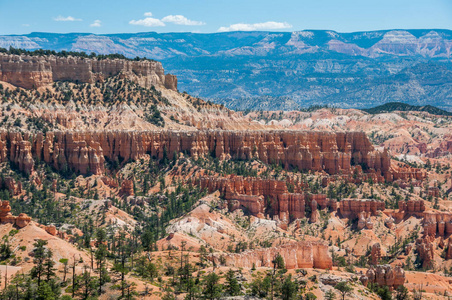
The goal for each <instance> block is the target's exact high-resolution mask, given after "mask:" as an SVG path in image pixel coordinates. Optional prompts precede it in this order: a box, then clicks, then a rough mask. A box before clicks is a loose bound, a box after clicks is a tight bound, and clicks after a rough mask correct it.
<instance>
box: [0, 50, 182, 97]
mask: <svg viewBox="0 0 452 300" xmlns="http://www.w3.org/2000/svg"><path fill="white" fill-rule="evenodd" d="M120 73H121V74H122V75H123V76H124V77H126V78H128V79H130V80H132V81H134V82H136V83H138V84H140V85H141V86H143V87H146V88H149V87H151V86H152V85H161V86H165V87H166V88H168V89H172V90H177V78H176V76H174V75H171V74H166V75H165V73H164V70H163V67H162V64H161V63H160V62H157V61H151V60H141V61H132V60H126V59H96V58H81V57H73V56H68V57H58V56H53V55H50V56H29V55H12V54H0V81H5V82H8V83H11V84H13V85H15V86H18V87H22V88H26V89H31V88H38V87H40V86H44V85H48V84H51V83H53V82H55V81H72V82H80V83H94V82H96V81H103V80H105V79H106V78H107V77H110V76H114V75H118V74H120Z"/></svg>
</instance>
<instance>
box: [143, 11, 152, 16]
mask: <svg viewBox="0 0 452 300" xmlns="http://www.w3.org/2000/svg"><path fill="white" fill-rule="evenodd" d="M144 16H145V17H152V13H151V12H150V11H148V12H145V13H144Z"/></svg>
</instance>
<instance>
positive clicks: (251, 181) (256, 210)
mask: <svg viewBox="0 0 452 300" xmlns="http://www.w3.org/2000/svg"><path fill="white" fill-rule="evenodd" d="M197 183H198V184H199V185H200V187H201V188H202V189H207V190H208V191H209V193H212V192H214V191H220V193H221V194H222V195H223V196H224V198H225V199H226V200H228V203H229V209H230V210H231V211H234V210H236V209H242V208H244V209H246V210H247V211H249V212H250V213H251V214H252V215H254V216H257V217H259V218H264V216H265V214H271V216H272V217H274V218H276V219H278V220H280V221H282V222H284V223H288V222H290V221H292V220H294V219H300V218H303V217H304V215H305V198H306V197H305V194H304V193H302V192H301V190H298V192H297V193H289V192H288V189H287V185H286V182H285V181H281V180H273V179H260V178H254V177H242V176H234V175H231V176H228V177H215V176H210V177H201V178H199V179H198V180H197ZM297 188H299V187H297ZM267 207H271V210H268V209H267Z"/></svg>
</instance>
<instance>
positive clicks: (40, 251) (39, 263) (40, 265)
mask: <svg viewBox="0 0 452 300" xmlns="http://www.w3.org/2000/svg"><path fill="white" fill-rule="evenodd" d="M46 245H47V241H44V240H41V239H39V240H37V241H36V242H35V243H34V244H33V246H35V249H34V251H33V254H34V258H33V263H34V264H35V266H34V267H33V268H32V269H31V277H32V278H36V279H37V280H38V287H39V286H41V280H42V276H43V274H44V272H45V271H46V267H45V265H44V263H45V261H46V258H47V255H46V249H45V246H46Z"/></svg>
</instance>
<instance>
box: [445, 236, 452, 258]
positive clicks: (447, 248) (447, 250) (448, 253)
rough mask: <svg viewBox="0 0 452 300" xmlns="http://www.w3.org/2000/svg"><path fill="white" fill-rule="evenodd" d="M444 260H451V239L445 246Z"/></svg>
mask: <svg viewBox="0 0 452 300" xmlns="http://www.w3.org/2000/svg"><path fill="white" fill-rule="evenodd" d="M445 258H446V259H452V238H450V237H449V239H448V241H447V246H446V257H445Z"/></svg>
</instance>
